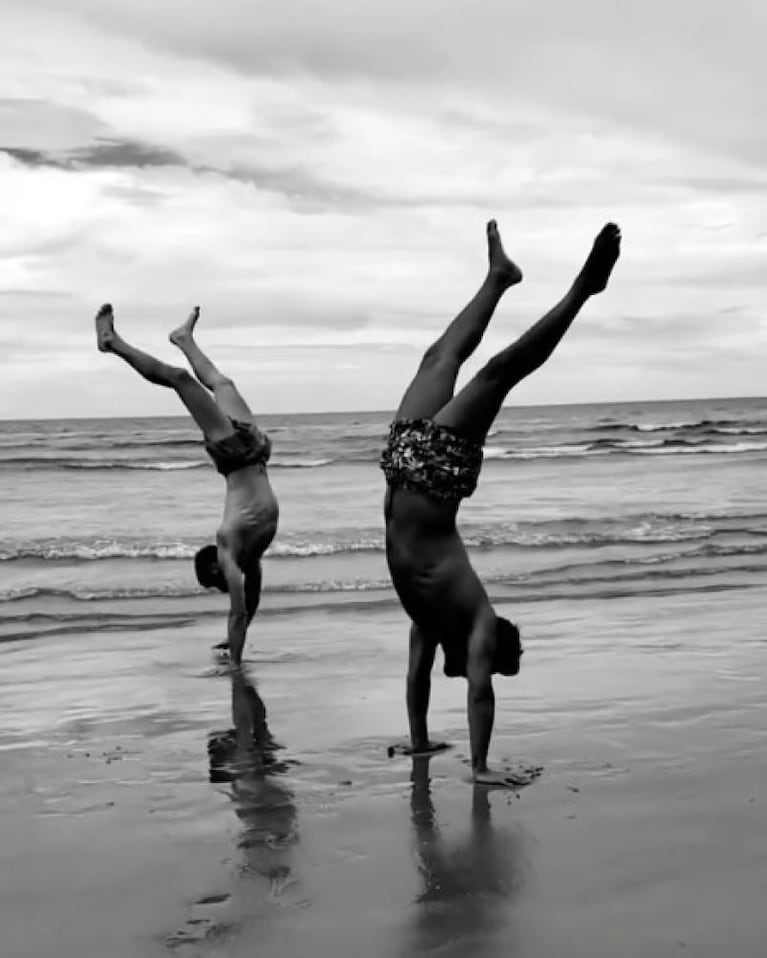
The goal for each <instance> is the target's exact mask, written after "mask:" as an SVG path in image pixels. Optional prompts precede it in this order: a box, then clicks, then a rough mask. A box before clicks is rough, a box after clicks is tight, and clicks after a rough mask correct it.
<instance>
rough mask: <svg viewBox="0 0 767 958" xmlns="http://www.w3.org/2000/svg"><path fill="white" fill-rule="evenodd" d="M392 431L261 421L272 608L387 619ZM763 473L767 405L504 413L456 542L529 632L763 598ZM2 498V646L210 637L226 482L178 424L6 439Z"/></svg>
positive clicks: (68, 425) (766, 557)
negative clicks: (387, 440)
mask: <svg viewBox="0 0 767 958" xmlns="http://www.w3.org/2000/svg"><path fill="white" fill-rule="evenodd" d="M389 419H390V415H389V414H387V413H333V414H307V415H283V416H264V417H262V418H260V419H259V422H260V424H261V425H262V426H263V427H264V428H265V429H266V430H267V431H268V432H269V433H270V435H271V437H272V441H273V458H272V462H271V465H270V475H271V478H272V482H273V485H274V488H275V491H276V493H277V496H278V497H279V500H280V505H281V520H280V529H279V533H278V535H277V537H276V540H275V542H274V544H273V546H272V548H271V549H270V551H269V553H268V554H267V557H266V558H265V564H264V603H263V607H264V609H265V610H266V609H271V610H272V611H279V610H280V609H289V608H294V607H296V606H301V607H303V608H311V607H315V606H316V607H327V606H329V605H332V604H338V603H342V604H345V603H349V602H351V603H354V604H360V603H371V604H389V603H391V604H393V603H396V597H395V596H394V593H393V591H392V589H391V587H390V583H389V579H388V575H387V570H386V566H385V560H384V554H383V529H382V509H381V506H382V495H383V488H384V483H383V476H382V473H381V472H380V470H379V468H378V465H377V460H378V455H379V452H380V448H381V444H382V441H383V437H384V435H385V432H386V428H387V425H388V422H389ZM766 465H767V399H727V400H700V401H694V402H693V401H690V402H654V403H629V404H604V405H583V406H546V407H525V408H507V409H504V410H503V411H502V413H501V415H500V416H499V418H498V420H497V421H496V424H495V427H494V429H493V431H492V432H491V434H490V437H489V441H488V445H487V448H486V452H485V465H484V467H483V472H482V477H481V480H480V485H479V488H478V490H477V492H476V493H475V495H474V497H473V498H471V499H469V500H467V501H466V502H465V503H464V504H463V506H462V509H461V512H460V527H461V530H462V533H463V535H464V537H465V540H466V542H467V544H468V546H469V549H470V551H471V553H472V556H473V560H474V562H475V563H476V565H477V568H478V569H479V570H480V573H481V575H482V578H483V580H484V581H485V582H486V584H487V586H488V590H489V592H490V594H491V597H492V598H494V599H496V600H498V601H503V602H504V603H508V604H509V607H510V609H511V610H512V611H513V610H514V609H515V608H516V609H517V611H516V612H513V614H514V616H515V617H516V618H517V619H518V620H519V621H520V624H521V626H522V629H523V633H524V618H525V612H524V604H525V603H530V602H545V601H547V600H550V599H553V598H570V599H579V598H605V599H609V598H611V597H616V596H628V595H639V594H647V595H648V606H647V607H648V609H651V608H652V606H651V604H650V603H651V599H650V598H649V596H652V595H657V594H660V593H663V594H668V593H675V592H695V591H699V590H702V591H709V590H719V589H747V588H749V587H751V586H755V585H760V584H761V583H762V582H763V578H764V574H765V571H767V505H766V504H765V494H764V471H765V466H766ZM0 490H1V494H0V641H8V640H22V639H27V638H28V639H32V638H46V637H53V636H55V635H57V634H61V633H65V632H71V631H77V632H83V631H88V630H103V629H105V628H107V629H120V628H135V627H147V628H148V627H153V628H154V627H162V626H163V624H168V625H170V624H173V623H177V622H179V621H182V620H185V619H188V618H193V617H198V616H203V617H206V616H209V617H210V629H211V638H214V639H215V638H221V637H222V636H223V633H224V629H225V620H224V617H223V613H224V611H225V608H226V600H225V597H223V596H221V595H218V594H216V593H212V594H211V593H206V592H204V591H203V590H201V589H200V588H199V587H198V585H197V582H196V580H195V577H194V573H193V568H192V562H191V561H190V560H191V558H192V556H193V555H194V552H195V551H196V549H198V548H199V547H200V546H201V545H203V544H205V543H206V542H212V541H213V536H214V533H215V529H216V527H217V523H218V519H219V516H220V512H221V508H222V501H223V492H224V483H223V480H222V479H221V477H219V476H218V475H217V474H216V472H215V471H214V469H213V467H212V465H211V464H210V462H209V460H208V459H207V456H206V455H205V453H204V450H203V448H202V445H201V443H200V440H199V436H198V435H197V432H196V429H195V427H194V425H193V424H192V423H191V422H190V421H189V420H188V419H186V418H183V417H178V418H176V417H174V418H137V419H81V420H55V421H54V420H50V421H32V420H26V421H18V422H11V421H6V422H2V423H0ZM265 641H268V639H266V638H265ZM344 641H345V639H344V637H343V636H339V637H338V642H339V643H344Z"/></svg>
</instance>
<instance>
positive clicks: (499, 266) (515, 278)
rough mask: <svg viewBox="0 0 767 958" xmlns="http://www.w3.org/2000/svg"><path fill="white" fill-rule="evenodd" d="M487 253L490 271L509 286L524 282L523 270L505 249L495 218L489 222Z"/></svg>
mask: <svg viewBox="0 0 767 958" xmlns="http://www.w3.org/2000/svg"><path fill="white" fill-rule="evenodd" d="M487 253H488V259H489V260H490V272H491V273H492V274H493V275H495V276H499V277H501V278H502V279H503V281H504V284H505V285H506V286H507V287H509V286H516V284H517V283H521V282H522V270H521V269H520V268H519V267H518V266H517V264H516V263H513V262H512V261H511V260H510V259H509V257H508V256H507V255H506V253H505V252H504V251H503V243H501V234H500V233H499V232H498V224H497V223H496V222H495V220H490V222H489V223H488V224H487Z"/></svg>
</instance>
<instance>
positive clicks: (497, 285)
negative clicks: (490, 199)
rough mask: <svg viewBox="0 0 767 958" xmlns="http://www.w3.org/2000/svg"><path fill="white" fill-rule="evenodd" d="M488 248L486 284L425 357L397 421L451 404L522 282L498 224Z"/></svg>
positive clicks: (429, 413) (492, 225)
mask: <svg viewBox="0 0 767 958" xmlns="http://www.w3.org/2000/svg"><path fill="white" fill-rule="evenodd" d="M487 246H488V259H489V269H488V272H487V276H486V277H485V281H484V282H483V283H482V285H481V286H480V288H479V290H478V291H477V294H476V295H475V296H474V298H473V299H472V300H471V302H470V303H469V304H468V305H467V306H466V307H465V308H464V309H463V310H462V311H461V312H460V313H459V314H458V315H457V316H456V318H455V319H454V320H453V321H452V323H451V324H450V325H449V326H448V328H447V329H446V330H445V332H444V333H443V334H442V335H441V336H440V338H439V339H438V340H437V341H436V342H435V343H432V345H431V346H429V348H428V349H427V350H426V352H425V353H424V357H423V359H422V360H421V365H420V367H419V368H418V372H417V373H416V375H415V378H414V379H413V381H412V382H411V383H410V385H409V386H408V388H407V390H406V391H405V395H404V396H403V398H402V402H401V403H400V407H399V409H398V410H397V416H396V418H397V419H422V418H431V417H433V416H434V415H435V414H436V413H437V412H438V410H440V409H441V408H442V407H443V406H444V405H445V403H447V402H449V401H450V399H451V398H452V396H453V390H454V389H455V381H456V378H457V377H458V370H459V369H460V368H461V365H462V364H463V363H464V362H465V361H466V360H467V359H468V358H469V356H471V354H472V353H473V352H474V350H475V349H476V348H477V346H479V343H480V341H481V339H482V336H483V334H484V332H485V329H487V324H488V323H489V322H490V318H491V317H492V315H493V313H494V312H495V307H496V306H497V305H498V302H499V300H500V298H501V296H503V294H504V293H505V292H506V290H507V289H508V288H509V287H510V286H514V285H515V284H516V283H519V282H521V280H522V273H521V271H520V269H519V267H518V266H516V264H514V263H513V262H512V261H511V260H510V259H509V258H508V256H507V255H506V253H505V252H504V250H503V245H502V243H501V237H500V234H499V232H498V226H497V224H496V222H495V220H490V222H489V223H488V224H487Z"/></svg>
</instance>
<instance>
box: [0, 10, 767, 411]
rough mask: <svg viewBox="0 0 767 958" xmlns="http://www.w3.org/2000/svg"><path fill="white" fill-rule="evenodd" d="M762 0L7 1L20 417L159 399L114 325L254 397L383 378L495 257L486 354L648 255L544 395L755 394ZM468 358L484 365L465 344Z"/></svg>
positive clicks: (2, 280) (761, 352)
mask: <svg viewBox="0 0 767 958" xmlns="http://www.w3.org/2000/svg"><path fill="white" fill-rule="evenodd" d="M765 11H767V7H765V4H764V3H763V2H761V0H729V2H727V3H725V2H724V0H709V2H707V3H700V2H698V0H643V2H642V3H641V4H628V3H617V2H615V0H460V2H459V0H387V2H386V3H383V2H373V0H324V2H323V3H319V2H316V0H315V2H313V0H283V2H281V3H277V4H275V3H265V2H261V0H195V2H194V3H190V2H189V0H159V2H158V0H152V2H148V0H108V2H105V0H24V3H23V4H21V3H19V4H18V5H14V2H13V0H3V8H2V12H1V13H0V150H1V151H2V152H0V198H1V199H2V221H3V225H2V230H0V314H1V315H0V357H1V361H2V375H1V376H0V417H4V418H16V417H27V416H33V417H35V416H64V415H107V416H108V415H131V414H155V413H156V414H164V413H174V412H176V411H178V407H177V401H176V400H175V397H174V396H173V395H172V394H168V393H166V392H165V391H164V390H161V389H158V388H157V387H152V386H150V385H148V384H146V383H143V382H142V381H140V380H139V379H138V377H137V376H136V374H135V373H133V372H132V371H131V370H129V369H128V368H127V367H123V365H122V364H121V363H120V362H119V361H118V360H116V359H115V358H114V357H111V356H103V355H101V354H99V353H98V352H97V351H96V349H95V345H94V335H93V324H92V316H93V314H94V312H95V310H96V309H97V307H98V306H99V304H100V303H101V302H103V301H110V302H112V303H114V305H115V310H116V315H117V319H118V324H119V326H120V328H121V331H122V332H123V334H124V335H125V337H126V338H127V339H129V340H131V341H133V342H135V343H136V344H137V345H140V346H142V347H143V348H145V349H148V350H150V351H153V352H156V353H157V354H158V355H160V356H162V357H165V358H168V359H171V358H172V357H173V358H174V360H175V356H174V350H173V348H172V347H171V346H170V345H169V344H168V343H167V339H166V337H167V333H168V331H169V330H170V329H171V328H172V327H173V326H175V325H176V324H177V323H178V322H180V321H181V320H182V319H183V318H184V317H185V315H186V313H187V312H188V311H189V309H190V308H191V306H193V305H194V304H195V303H200V304H201V306H202V308H203V315H202V320H201V326H200V342H201V344H202V345H203V347H204V348H207V349H208V350H209V351H210V352H211V354H212V355H213V358H214V359H215V360H216V361H217V362H218V363H219V365H220V366H221V367H222V368H224V369H225V370H226V371H228V372H229V373H230V374H232V375H233V376H234V377H235V378H236V379H237V380H238V381H239V383H240V384H241V386H242V388H243V391H244V392H245V393H246V394H247V396H248V398H249V399H250V400H251V403H252V405H253V406H254V408H255V409H256V410H259V409H260V410H263V411H268V412H279V411H296V410H312V409H313V410H326V409H389V408H392V407H393V406H395V405H396V403H397V400H398V398H399V394H400V392H401V390H402V388H403V387H404V385H405V384H406V382H407V380H408V378H409V376H410V375H411V374H412V371H413V369H414V366H415V364H416V363H417V361H418V358H419V355H420V352H421V351H422V349H423V348H424V347H425V346H426V345H427V344H428V342H429V341H430V340H431V339H433V338H434V336H435V335H436V334H437V333H438V332H439V331H440V330H441V329H442V328H443V327H444V325H445V323H446V322H447V321H448V320H449V319H450V318H451V317H452V315H454V313H455V312H456V311H457V310H458V309H459V308H460V307H461V306H462V305H463V303H464V302H465V300H466V299H467V298H468V297H469V296H470V295H471V293H472V292H473V290H474V288H475V287H476V285H477V284H478V283H479V281H480V280H481V278H482V275H483V272H484V269H485V248H484V235H483V229H484V222H485V220H486V219H487V218H488V217H490V216H495V217H497V218H498V220H499V223H500V225H501V229H502V232H503V235H504V239H505V243H506V246H507V249H508V250H509V252H510V253H511V254H512V255H513V256H514V257H515V258H516V259H517V260H518V262H519V264H520V265H521V266H522V268H523V270H524V271H525V282H524V284H522V286H520V287H517V288H516V289H514V290H512V291H511V292H510V293H509V294H508V295H507V297H506V299H505V301H504V303H503V304H502V306H501V308H500V309H499V311H498V314H497V317H496V319H495V321H494V325H493V327H492V328H491V331H490V332H489V333H488V335H487V337H486V340H485V343H484V344H483V346H482V349H481V351H480V353H478V355H477V357H476V359H475V361H474V364H473V367H472V368H476V365H477V364H478V363H479V362H481V361H482V360H484V359H485V358H487V356H489V355H490V354H491V353H492V351H494V350H495V349H497V348H500V347H501V346H502V345H504V344H505V343H506V342H508V340H509V339H510V338H512V337H514V336H516V335H517V334H518V333H519V332H520V331H521V330H522V329H523V328H524V327H525V325H526V324H528V323H529V322H531V321H533V320H535V319H536V318H537V317H538V316H539V315H540V314H541V312H542V311H543V310H545V309H546V308H547V307H548V306H549V305H550V304H551V303H552V302H553V301H554V300H555V299H556V298H557V297H558V296H559V295H560V293H561V292H563V291H564V289H565V288H566V287H567V285H568V282H569V280H570V279H571V278H572V276H573V274H574V272H575V270H576V269H577V267H578V266H579V265H580V261H581V260H582V258H583V256H584V255H585V253H586V252H587V250H588V248H589V246H590V243H591V240H592V238H593V235H594V234H595V232H596V231H597V230H598V229H599V228H600V227H601V225H602V224H603V223H604V222H605V221H606V220H608V219H614V220H616V221H617V222H619V223H620V225H621V227H622V228H623V233H624V245H623V250H624V255H623V259H622V260H621V262H620V263H619V265H618V268H617V271H616V274H615V281H614V283H613V285H612V286H611V288H610V289H609V290H608V292H607V293H606V294H605V295H604V296H603V297H602V298H601V299H600V300H599V301H596V300H595V301H594V302H593V303H591V304H590V305H589V306H588V307H587V309H586V311H585V312H584V313H583V315H582V316H581V318H580V319H579V320H578V323H577V326H576V327H575V328H574V329H573V331H572V332H571V333H570V334H569V337H568V338H567V339H566V341H565V343H564V344H563V345H562V347H561V348H560V351H559V352H558V353H557V354H556V356H555V358H554V359H553V360H552V361H551V362H550V363H549V364H548V366H547V367H546V368H545V369H544V370H542V371H541V372H540V373H538V374H537V375H536V376H534V377H533V378H532V379H531V380H529V381H528V382H527V383H525V384H523V385H522V386H521V387H519V389H518V391H517V393H516V394H515V396H514V399H515V401H518V402H521V403H537V402H574V401H600V400H606V401H609V400H617V399H622V398H625V399H642V398H676V397H698V396H727V395H735V396H740V395H760V394H764V393H765V392H767V389H765V370H767V312H766V311H765V304H766V303H767V271H766V270H765V267H764V263H765V256H766V255H767V199H765V195H766V194H765V187H766V186H767V172H765V171H767V127H766V126H765V122H764V118H765V116H767V68H766V67H765V66H764V57H763V48H764V44H763V38H764V36H765V29H766V28H767V12H765ZM470 371H471V369H469V370H467V372H470Z"/></svg>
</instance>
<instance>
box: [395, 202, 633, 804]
mask: <svg viewBox="0 0 767 958" xmlns="http://www.w3.org/2000/svg"><path fill="white" fill-rule="evenodd" d="M620 240H621V235H620V230H619V229H618V227H617V226H615V225H614V224H612V223H608V224H607V226H605V227H604V228H603V229H602V231H601V232H600V233H599V235H598V236H597V238H596V240H595V241H594V245H593V248H592V250H591V252H590V253H589V256H588V258H587V259H586V262H585V264H584V266H583V267H582V269H581V271H580V273H579V274H578V276H577V277H576V279H575V281H574V283H573V284H572V286H571V287H570V290H569V291H568V292H567V293H566V294H565V296H564V298H563V299H562V300H561V301H560V302H559V303H558V304H557V305H556V306H555V307H554V308H553V309H552V310H550V311H549V312H548V313H547V314H546V315H545V316H544V317H543V318H542V319H540V320H539V321H538V322H537V323H535V325H533V326H532V327H531V328H530V329H529V330H528V331H527V332H526V333H524V335H523V336H521V337H520V339H518V340H517V341H516V342H515V343H513V344H512V345H511V346H508V347H507V348H506V349H504V350H503V351H502V352H500V353H498V354H497V355H496V356H494V357H493V358H492V359H491V360H490V361H489V362H488V363H487V364H486V365H485V366H484V367H483V368H482V369H481V370H480V371H479V372H478V373H477V375H476V376H475V377H474V378H473V379H472V380H471V381H470V382H469V383H468V384H467V385H466V386H465V387H464V388H463V389H462V390H461V391H460V392H459V393H458V394H457V395H454V390H455V382H456V378H457V376H458V371H459V369H460V368H461V365H462V363H463V362H464V361H465V360H466V359H468V357H469V356H470V355H471V354H472V353H473V352H474V350H475V349H476V348H477V346H478V345H479V343H480V340H481V339H482V335H483V334H484V332H485V329H486V328H487V325H488V323H489V321H490V318H491V317H492V315H493V312H494V311H495V308H496V306H497V305H498V303H499V301H500V299H501V297H502V296H503V294H504V293H505V292H506V290H507V289H509V287H511V286H514V285H516V284H517V283H519V282H521V280H522V273H521V271H520V270H519V268H518V267H517V266H516V265H515V264H514V263H513V262H512V261H511V260H510V259H509V258H508V257H507V256H506V254H505V252H504V250H503V245H502V243H501V238H500V235H499V233H498V227H497V225H496V223H495V221H494V220H491V221H490V223H488V226H487V241H488V251H489V270H488V273H487V276H486V278H485V280H484V282H483V283H482V286H481V287H480V289H479V290H478V292H477V294H476V296H475V297H474V298H473V299H472V300H471V302H470V303H469V304H468V305H467V306H466V308H465V309H464V310H463V311H462V312H461V313H460V314H459V315H458V316H457V317H456V318H455V319H454V320H453V322H452V323H451V324H450V325H449V326H448V328H447V329H446V330H445V332H444V333H443V335H442V336H441V337H440V338H439V339H438V340H437V341H436V342H435V343H433V344H432V345H431V346H430V347H429V348H428V349H427V350H426V353H425V354H424V357H423V359H422V361H421V365H420V367H419V369H418V372H417V373H416V376H415V378H414V379H413V381H412V382H411V383H410V385H409V386H408V388H407V390H406V391H405V395H404V397H403V399H402V402H401V404H400V407H399V410H398V411H397V415H396V417H395V419H394V422H393V423H392V425H391V428H390V430H389V438H388V442H387V444H386V447H385V449H384V451H383V454H382V456H381V468H382V469H383V471H384V474H385V476H386V481H387V488H386V498H385V502H384V514H385V518H386V557H387V561H388V564H389V571H390V573H391V577H392V581H393V583H394V587H395V589H396V590H397V594H398V596H399V598H400V601H401V602H402V606H403V608H404V610H405V611H406V612H407V614H408V615H409V616H410V619H411V623H412V624H411V629H410V661H409V667H408V676H407V710H408V718H409V722H410V737H411V748H410V749H409V751H411V752H412V753H414V754H420V753H429V752H433V751H436V750H438V749H440V748H444V747H445V746H444V744H442V743H438V742H432V741H431V740H430V738H429V733H428V728H427V713H428V708H429V694H430V689H431V671H432V667H433V665H434V658H435V655H436V651H437V647H438V646H441V648H442V650H443V653H444V671H445V674H446V675H448V676H463V677H465V678H466V679H467V682H468V697H467V713H468V721H469V738H470V741H471V761H472V772H473V777H474V781H475V782H478V783H480V784H484V785H500V786H504V785H513V784H514V782H513V780H511V779H509V778H508V777H507V776H504V774H503V773H496V772H492V771H491V770H490V769H489V768H488V766H487V753H488V749H489V746H490V737H491V735H492V730H493V719H494V712H495V697H494V692H493V682H492V676H493V674H494V673H499V674H502V675H516V674H517V673H518V672H519V664H520V656H521V655H522V647H521V643H520V637H519V630H518V629H517V627H516V626H515V625H514V624H513V623H511V622H509V621H508V620H507V619H504V618H502V617H501V616H499V615H497V614H496V613H495V610H494V609H493V607H492V605H491V603H490V600H489V598H488V596H487V593H486V591H485V589H484V587H483V585H482V583H481V582H480V580H479V577H478V576H477V573H476V572H475V571H474V569H473V567H472V565H471V563H470V561H469V556H468V554H467V552H466V547H465V546H464V544H463V541H462V540H461V537H460V535H459V533H458V530H457V528H456V516H457V513H458V507H459V506H460V503H461V500H462V499H464V498H466V497H467V496H470V495H471V494H472V493H473V492H474V490H475V488H476V485H477V481H478V479H479V473H480V469H481V466H482V448H483V445H484V442H485V439H486V437H487V434H488V431H489V430H490V427H491V426H492V424H493V421H494V419H495V417H496V416H497V414H498V411H499V410H500V408H501V404H502V403H503V401H504V399H505V398H506V396H507V395H508V393H509V391H510V390H511V389H512V388H513V387H514V386H515V385H516V384H517V383H518V382H520V380H522V379H524V378H525V376H528V375H530V373H531V372H533V371H534V370H535V369H538V367H539V366H541V365H542V364H543V363H544V362H545V361H546V360H547V359H548V358H549V356H550V355H551V354H552V352H553V351H554V348H555V347H556V346H557V344H558V343H559V341H560V340H561V339H562V337H563V336H564V334H565V333H566V332H567V330H568V328H569V327H570V324H571V323H572V321H573V320H574V319H575V317H576V316H577V315H578V313H579V312H580V310H581V308H582V307H583V306H584V304H585V303H586V301H587V300H588V299H589V298H590V297H591V296H593V295H595V294H597V293H600V292H602V290H604V289H605V288H606V286H607V281H608V279H609V277H610V273H611V272H612V269H613V266H614V265H615V263H616V261H617V259H618V256H619V254H620Z"/></svg>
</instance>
